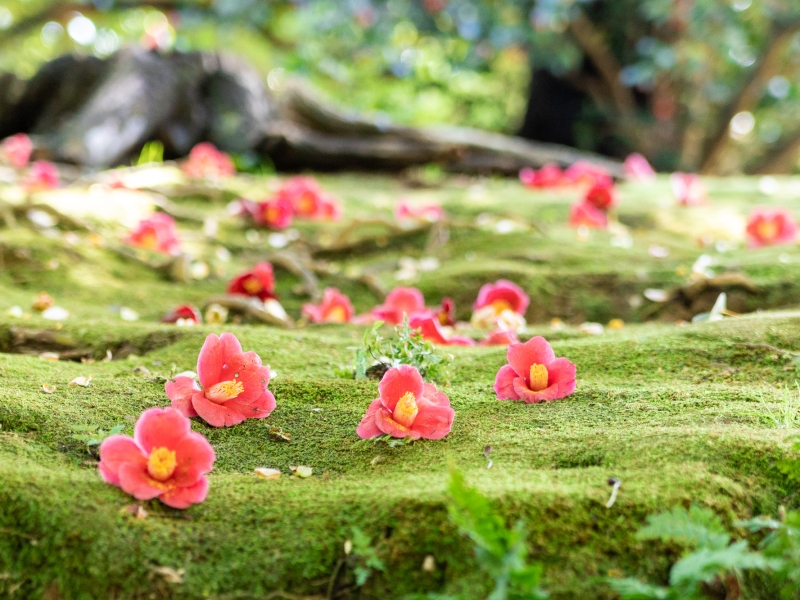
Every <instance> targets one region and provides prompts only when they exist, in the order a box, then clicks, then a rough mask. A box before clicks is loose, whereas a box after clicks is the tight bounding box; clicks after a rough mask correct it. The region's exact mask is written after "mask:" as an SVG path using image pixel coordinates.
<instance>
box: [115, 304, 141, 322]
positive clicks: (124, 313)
mask: <svg viewBox="0 0 800 600" xmlns="http://www.w3.org/2000/svg"><path fill="white" fill-rule="evenodd" d="M119 317H120V319H122V320H123V321H138V320H139V313H138V312H136V311H135V310H133V309H132V308H128V307H127V306H122V307H120V309H119Z"/></svg>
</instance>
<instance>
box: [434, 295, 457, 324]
mask: <svg viewBox="0 0 800 600" xmlns="http://www.w3.org/2000/svg"><path fill="white" fill-rule="evenodd" d="M436 318H437V319H438V320H439V324H440V325H449V326H450V327H452V326H453V325H455V324H456V303H455V302H453V299H452V298H442V303H441V305H439V309H438V310H437V311H436Z"/></svg>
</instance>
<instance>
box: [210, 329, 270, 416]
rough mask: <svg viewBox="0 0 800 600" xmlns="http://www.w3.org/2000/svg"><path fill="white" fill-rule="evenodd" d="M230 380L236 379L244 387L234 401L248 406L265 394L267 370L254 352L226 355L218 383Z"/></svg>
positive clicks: (267, 381)
mask: <svg viewBox="0 0 800 600" xmlns="http://www.w3.org/2000/svg"><path fill="white" fill-rule="evenodd" d="M223 335H225V334H223ZM237 344H238V341H237ZM232 379H236V380H237V381H239V382H241V383H242V385H243V386H244V391H243V392H242V393H241V394H239V395H238V396H237V397H236V400H238V401H239V402H241V403H244V404H249V403H251V402H255V401H256V400H258V399H259V398H261V397H262V396H264V394H265V393H266V392H267V385H268V384H269V368H268V367H263V366H261V357H260V356H258V354H256V353H255V352H245V353H241V352H240V353H239V354H234V355H228V356H227V357H226V362H225V367H224V368H223V369H222V371H221V372H220V381H230V380H232Z"/></svg>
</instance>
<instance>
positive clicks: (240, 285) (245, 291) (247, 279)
mask: <svg viewBox="0 0 800 600" xmlns="http://www.w3.org/2000/svg"><path fill="white" fill-rule="evenodd" d="M228 293H229V294H240V295H242V296H255V297H256V298H258V299H259V300H262V301H263V300H268V299H269V298H276V295H275V274H274V273H273V272H272V265H271V264H269V263H268V262H262V263H258V264H257V265H256V266H255V267H253V269H252V270H251V271H245V272H244V273H240V274H239V275H237V276H236V277H234V278H233V279H231V281H230V283H228Z"/></svg>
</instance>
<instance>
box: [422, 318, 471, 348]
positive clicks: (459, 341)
mask: <svg viewBox="0 0 800 600" xmlns="http://www.w3.org/2000/svg"><path fill="white" fill-rule="evenodd" d="M408 326H409V327H410V328H411V329H417V330H419V332H420V334H421V335H422V337H423V339H425V340H427V341H429V342H433V343H434V344H439V345H441V346H474V345H475V340H473V339H470V338H468V337H464V336H460V335H449V333H447V332H445V330H444V327H443V326H442V325H440V324H439V319H437V318H436V316H435V315H426V314H420V313H418V314H417V315H414V316H412V317H411V318H410V319H409V320H408ZM448 329H449V328H448Z"/></svg>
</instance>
